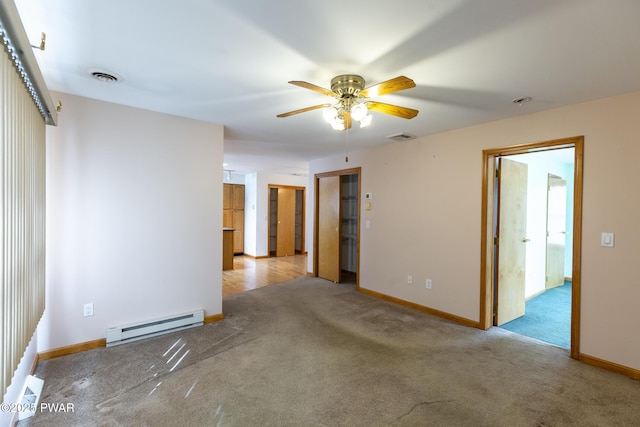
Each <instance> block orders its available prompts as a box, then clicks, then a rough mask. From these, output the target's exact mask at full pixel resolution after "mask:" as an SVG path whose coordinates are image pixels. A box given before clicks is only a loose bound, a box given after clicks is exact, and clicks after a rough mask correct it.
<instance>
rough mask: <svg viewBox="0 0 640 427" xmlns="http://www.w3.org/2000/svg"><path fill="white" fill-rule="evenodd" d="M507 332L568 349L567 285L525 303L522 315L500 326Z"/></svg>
mask: <svg viewBox="0 0 640 427" xmlns="http://www.w3.org/2000/svg"><path fill="white" fill-rule="evenodd" d="M500 327H501V328H503V329H506V330H508V331H511V332H515V333H517V334H520V335H525V336H527V337H531V338H535V339H538V340H540V341H545V342H548V343H551V344H555V345H557V346H560V347H564V348H570V347H571V282H564V285H562V286H558V287H557V288H552V289H549V290H548V291H546V292H545V293H543V294H541V295H538V296H537V297H535V298H533V299H531V300H529V301H527V303H526V305H525V315H524V316H522V317H519V318H517V319H515V320H512V321H511V322H508V323H505V324H504V325H502V326H500Z"/></svg>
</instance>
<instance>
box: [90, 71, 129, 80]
mask: <svg viewBox="0 0 640 427" xmlns="http://www.w3.org/2000/svg"><path fill="white" fill-rule="evenodd" d="M87 71H88V73H89V74H90V75H91V76H92V77H93V78H95V79H98V80H100V81H101V82H103V83H120V82H122V81H123V80H124V78H123V77H122V76H120V75H118V74H116V73H112V72H111V71H107V70H100V69H96V68H92V69H89V70H87Z"/></svg>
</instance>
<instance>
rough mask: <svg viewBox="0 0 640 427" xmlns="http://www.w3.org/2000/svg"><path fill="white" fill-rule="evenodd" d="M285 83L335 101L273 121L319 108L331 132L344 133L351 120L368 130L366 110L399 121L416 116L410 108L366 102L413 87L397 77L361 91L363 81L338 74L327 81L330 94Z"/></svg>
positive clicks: (409, 81)
mask: <svg viewBox="0 0 640 427" xmlns="http://www.w3.org/2000/svg"><path fill="white" fill-rule="evenodd" d="M289 83H290V84H292V85H296V86H300V87H303V88H306V89H310V90H313V91H315V92H318V93H321V94H323V95H327V96H331V97H333V98H336V100H337V102H336V103H334V104H320V105H314V106H312V107H306V108H301V109H299V110H294V111H289V112H288V113H282V114H278V116H277V117H289V116H293V115H294V114H300V113H305V112H307V111H313V110H318V109H321V108H323V109H324V110H323V116H324V118H325V120H326V121H327V122H328V123H329V124H330V125H331V126H332V127H333V128H334V129H336V130H345V129H349V128H351V125H352V122H353V120H356V121H358V122H360V127H365V126H368V125H369V123H371V115H370V114H369V110H371V111H377V112H379V113H385V114H390V115H392V116H396V117H402V118H403V119H412V118H414V117H415V116H417V115H418V110H414V109H412V108H407V107H400V106H398V105H392V104H385V103H382V102H377V101H370V100H368V98H371V97H375V96H381V95H386V94H389V93H393V92H398V91H401V90H405V89H410V88H412V87H415V86H416V84H415V82H414V81H413V80H411V79H410V78H408V77H405V76H399V77H396V78H394V79H391V80H387V81H385V82H382V83H378V84H375V85H373V86H369V87H367V88H365V87H364V85H365V81H364V79H363V78H362V77H361V76H358V75H355V74H342V75H339V76H336V77H334V78H333V79H331V90H329V89H325V88H323V87H320V86H316V85H314V84H312V83H307V82H303V81H290V82H289Z"/></svg>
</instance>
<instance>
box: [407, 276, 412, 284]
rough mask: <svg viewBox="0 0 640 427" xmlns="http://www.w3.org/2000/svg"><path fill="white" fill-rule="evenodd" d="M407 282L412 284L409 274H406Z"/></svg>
mask: <svg viewBox="0 0 640 427" xmlns="http://www.w3.org/2000/svg"><path fill="white" fill-rule="evenodd" d="M407 283H408V284H412V283H413V277H411V275H408V276H407Z"/></svg>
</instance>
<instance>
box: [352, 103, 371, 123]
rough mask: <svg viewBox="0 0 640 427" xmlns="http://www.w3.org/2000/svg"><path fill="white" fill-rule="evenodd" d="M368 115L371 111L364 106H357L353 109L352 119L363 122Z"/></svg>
mask: <svg viewBox="0 0 640 427" xmlns="http://www.w3.org/2000/svg"><path fill="white" fill-rule="evenodd" d="M368 113H369V109H368V108H367V106H366V105H364V104H355V105H354V106H353V107H351V118H353V120H355V121H357V122H359V121H362V120H363V119H364V118H365V117H366V116H367V114H368Z"/></svg>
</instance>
